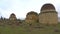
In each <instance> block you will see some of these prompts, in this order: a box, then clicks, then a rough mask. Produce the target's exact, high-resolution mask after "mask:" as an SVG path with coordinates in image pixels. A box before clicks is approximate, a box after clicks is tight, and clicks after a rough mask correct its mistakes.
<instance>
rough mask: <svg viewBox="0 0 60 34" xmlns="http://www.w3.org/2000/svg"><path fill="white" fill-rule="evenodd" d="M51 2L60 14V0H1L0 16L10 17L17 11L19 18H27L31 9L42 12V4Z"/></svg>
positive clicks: (59, 14)
mask: <svg viewBox="0 0 60 34" xmlns="http://www.w3.org/2000/svg"><path fill="white" fill-rule="evenodd" d="M46 3H51V4H53V5H54V6H55V8H56V11H57V12H58V16H60V0H0V16H2V17H5V18H9V16H10V14H11V13H15V15H16V17H17V18H20V19H21V18H25V17H26V14H27V13H28V12H30V11H35V12H37V13H40V9H41V7H42V5H44V4H46Z"/></svg>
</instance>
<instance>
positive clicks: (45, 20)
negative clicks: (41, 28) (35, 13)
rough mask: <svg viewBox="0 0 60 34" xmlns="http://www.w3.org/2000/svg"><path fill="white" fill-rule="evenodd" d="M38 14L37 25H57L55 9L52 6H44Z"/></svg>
mask: <svg viewBox="0 0 60 34" xmlns="http://www.w3.org/2000/svg"><path fill="white" fill-rule="evenodd" d="M40 11H41V12H40V13H39V23H42V24H57V23H58V15H57V12H56V10H55V7H54V6H53V5H52V4H49V3H47V4H44V5H43V6H42V8H41V10H40Z"/></svg>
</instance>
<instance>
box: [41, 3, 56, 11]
mask: <svg viewBox="0 0 60 34" xmlns="http://www.w3.org/2000/svg"><path fill="white" fill-rule="evenodd" d="M44 10H55V7H54V5H52V4H50V3H47V4H44V5H43V6H42V8H41V11H44Z"/></svg>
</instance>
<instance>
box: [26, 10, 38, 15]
mask: <svg viewBox="0 0 60 34" xmlns="http://www.w3.org/2000/svg"><path fill="white" fill-rule="evenodd" d="M32 14H34V15H38V13H36V12H34V11H31V12H29V13H27V15H32Z"/></svg>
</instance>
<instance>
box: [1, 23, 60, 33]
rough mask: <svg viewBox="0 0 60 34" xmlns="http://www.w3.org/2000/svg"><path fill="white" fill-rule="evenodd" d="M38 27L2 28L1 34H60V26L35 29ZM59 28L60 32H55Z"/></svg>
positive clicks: (8, 26)
mask: <svg viewBox="0 0 60 34" xmlns="http://www.w3.org/2000/svg"><path fill="white" fill-rule="evenodd" d="M35 26H37V25H33V26H29V25H22V26H10V25H6V26H0V34H60V24H58V25H57V26H56V27H54V26H42V27H43V28H34V27H35ZM55 28H57V29H58V30H59V31H58V32H55V31H54V29H55Z"/></svg>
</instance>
